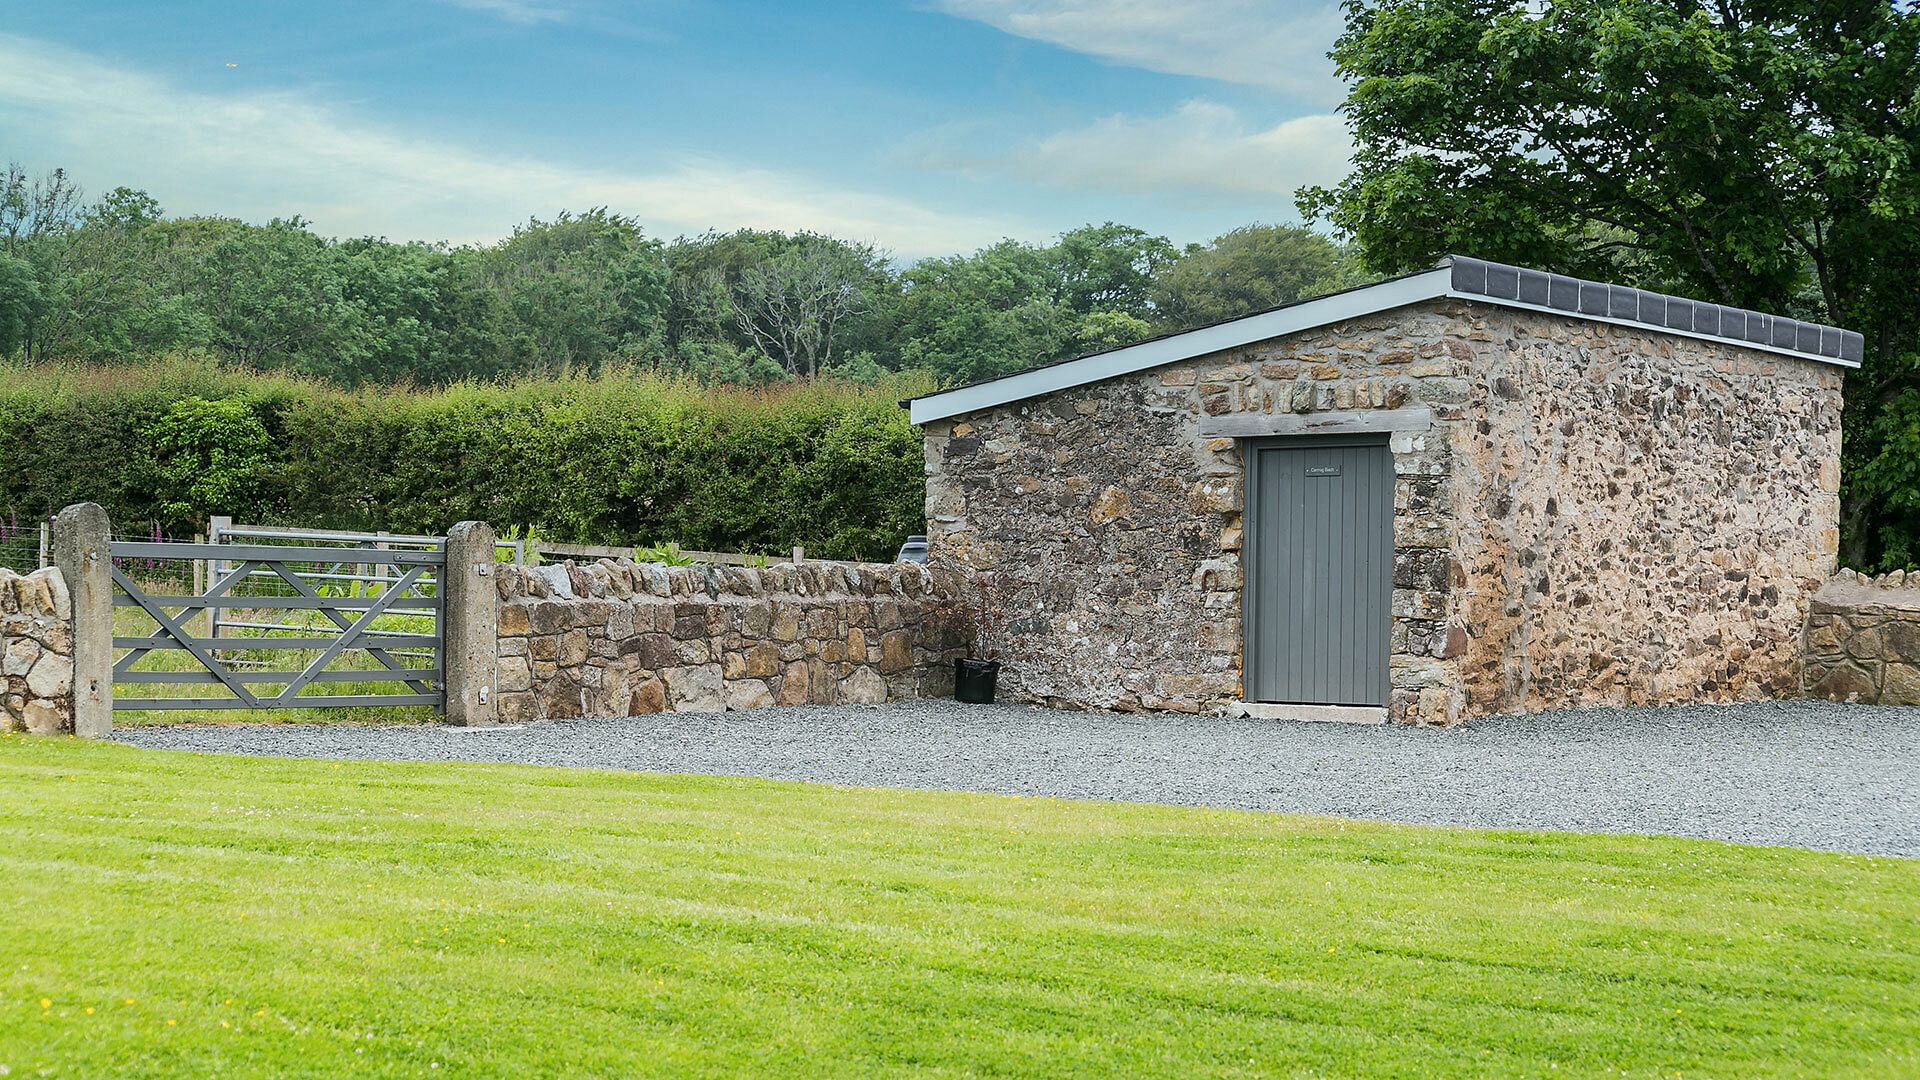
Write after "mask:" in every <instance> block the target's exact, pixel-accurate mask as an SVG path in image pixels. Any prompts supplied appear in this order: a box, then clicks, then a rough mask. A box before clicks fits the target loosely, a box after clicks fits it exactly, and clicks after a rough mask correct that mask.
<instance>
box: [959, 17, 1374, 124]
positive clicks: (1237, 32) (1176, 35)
mask: <svg viewBox="0 0 1920 1080" xmlns="http://www.w3.org/2000/svg"><path fill="white" fill-rule="evenodd" d="M936 3H937V4H938V6H939V9H940V10H942V11H945V12H946V13H948V14H950V15H957V16H960V17H962V18H967V19H974V20H977V21H979V22H984V23H987V24H988V25H990V26H994V27H997V28H999V29H1001V30H1004V31H1006V32H1007V33H1009V34H1017V35H1019V36H1020V37H1024V38H1031V39H1033V40H1035V41H1044V42H1047V43H1049V44H1052V45H1058V46H1061V47H1062V48H1066V49H1072V50H1073V51H1075V52H1080V53H1085V54H1087V55H1089V56H1097V57H1100V58H1101V59H1103V60H1111V61H1114V62H1116V63H1120V64H1125V65H1128V66H1130V67H1140V68H1146V69H1148V70H1150V71H1159V72H1165V73H1168V74H1172V75H1194V76H1199V77H1201V78H1207V79H1218V80H1221V81H1224V82H1230V83H1239V84H1243V85H1246V86H1257V87H1261V88H1264V89H1268V90H1277V91H1279V92H1281V93H1284V94H1287V95H1289V96H1291V97H1295V98H1298V99H1301V100H1303V101H1308V102H1314V103H1318V104H1321V105H1326V104H1330V103H1332V102H1335V101H1338V100H1340V98H1341V97H1342V96H1343V90H1342V87H1341V85H1340V82H1339V81H1338V79H1336V78H1335V76H1334V74H1333V62H1332V61H1330V60H1328V59H1327V57H1326V54H1327V51H1328V50H1329V49H1331V48H1332V47H1333V42H1334V39H1335V38H1336V37H1338V36H1339V34H1340V29H1341V26H1342V25H1343V24H1342V20H1341V17H1340V10H1339V7H1338V6H1337V5H1336V4H1332V3H1327V2H1325V0H1296V2H1294V3H1278V2H1273V0H936Z"/></svg>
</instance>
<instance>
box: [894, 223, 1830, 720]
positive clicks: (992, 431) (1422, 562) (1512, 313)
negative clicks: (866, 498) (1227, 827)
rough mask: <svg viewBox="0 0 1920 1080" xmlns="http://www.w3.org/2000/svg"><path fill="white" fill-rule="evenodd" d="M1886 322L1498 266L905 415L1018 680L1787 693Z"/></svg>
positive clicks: (955, 396)
mask: <svg viewBox="0 0 1920 1080" xmlns="http://www.w3.org/2000/svg"><path fill="white" fill-rule="evenodd" d="M1861 348H1862V341H1861V338H1860V335H1858V334H1855V333H1851V332H1848V331H1843V330H1838V329H1835V328H1833V327H1830V326H1820V325H1816V324H1812V323H1806V322H1800V321H1797V320H1794V319H1789V318H1785V317H1781V316H1775V315H1765V314H1761V313H1759V312H1754V311H1745V310H1740V309H1736V308H1729V307H1724V306H1720V305H1716V304H1711V303H1704V302H1700V301H1694V300H1687V299H1683V298H1680V297H1675V296H1666V295H1662V294H1659V293H1652V292H1646V291H1643V290H1639V289H1632V288H1626V287H1622V286H1619V285H1607V284H1603V283H1600V282H1594V281H1583V280H1580V279H1577V278H1570V277H1564V276H1561V275H1557V274H1547V273H1542V272H1539V271H1534V270H1526V269H1521V268H1518V267H1513V266H1504V265H1500V264H1497V263H1489V262H1485V261H1482V260H1478V259H1468V258H1459V257H1455V258H1450V259H1447V260H1444V261H1443V262H1442V263H1441V264H1440V265H1439V266H1438V267H1437V268H1435V269H1433V270H1429V271H1425V272H1421V273H1417V274H1412V275H1408V276H1406V277H1401V278H1398V279H1394V280H1390V281H1384V282H1381V283H1379V284H1375V285H1369V286H1365V287H1363V288H1358V289H1353V290H1349V291H1347V292H1343V293H1338V294H1335V295H1332V296H1325V297H1320V298H1318V299H1313V300H1307V301H1303V302H1300V303H1296V304H1291V305H1288V306H1286V307H1282V308H1277V309H1274V310H1272V311H1266V312H1262V313H1260V314H1257V315H1250V316H1247V317H1245V318H1241V319H1236V320H1233V321H1230V322H1225V323H1220V324H1217V325H1213V326H1207V327H1203V328H1201V329H1197V330H1190V331H1186V332H1183V333H1177V334H1172V335H1168V336H1165V337H1161V338H1157V339H1154V340H1151V341H1145V342H1141V343H1139V344H1136V345H1130V346H1127V347H1125V348H1121V349H1115V350H1112V351H1110V352H1104V353H1100V354H1097V355H1093V356H1086V357H1081V358H1079V359H1075V360H1070V361H1066V362H1063V363H1058V364H1053V365H1050V366H1047V367H1042V368H1037V369H1033V370H1030V371H1023V372H1020V373H1018V374H1014V375H1009V376H1006V377H1004V378H1000V379H994V380H990V381H987V382H981V383H976V384H973V385H970V386H963V387H959V388H957V389H952V390H946V391H942V392H940V393H936V394H930V395H927V396H924V397H920V398H916V399H914V400H913V401H911V402H909V403H908V406H909V408H910V410H911V415H912V418H913V420H914V421H915V422H916V423H918V424H920V425H922V427H923V429H924V431H925V435H926V469H927V517H928V528H929V536H930V541H929V543H930V561H931V563H932V564H933V566H934V567H935V568H936V569H938V568H941V567H948V568H953V569H957V570H961V571H965V572H968V574H967V576H968V579H969V581H970V585H969V602H970V606H971V607H972V608H973V618H974V621H975V623H976V625H977V633H978V636H979V642H978V648H977V650H976V651H977V652H979V653H981V654H986V653H988V652H992V653H995V654H997V655H998V657H999V658H1000V659H1001V660H1002V662H1003V664H1004V667H1003V671H1002V674H1001V687H1002V694H1003V696H1006V697H1011V698H1014V699H1017V700H1028V701H1037V702H1045V703H1048V704H1053V705H1062V706H1072V707H1092V708H1115V709H1154V710H1182V711H1189V712H1209V713H1223V712H1233V713H1242V714H1246V715H1254V716H1291V717H1298V718H1302V719H1344V720H1359V721H1379V720H1392V721H1396V722H1403V723H1419V724H1452V723H1455V722H1458V721H1460V720H1462V719H1466V718H1470V717H1476V716H1486V715H1493V714H1500V713H1512V712H1527V711H1536V710H1542V709H1552V708H1560V707H1573V706H1581V705H1599V704H1607V705H1628V704H1634V705H1638V704H1679V703H1686V702H1716V701H1738V700H1750V699H1755V698H1767V697H1774V696H1781V697H1786V696H1792V695H1794V694H1795V693H1796V692H1797V689H1798V679H1799V656H1800V649H1799V643H1800V635H1801V631H1802V627H1803V624H1804V621H1805V619H1806V616H1807V613H1808V607H1809V604H1810V602H1811V599H1812V596H1813V593H1814V591H1815V590H1816V589H1818V588H1819V587H1820V585H1821V584H1822V583H1823V582H1824V581H1825V580H1826V579H1827V577H1828V576H1829V575H1830V574H1832V573H1833V571H1834V569H1835V555H1836V549H1837V545H1838V540H1839V529H1838V518H1839V498H1838V493H1839V486H1840V412H1841V397H1840V384H1841V376H1842V374H1843V373H1844V371H1845V370H1846V369H1848V368H1850V367H1855V366H1857V365H1858V363H1859V360H1860V354H1861Z"/></svg>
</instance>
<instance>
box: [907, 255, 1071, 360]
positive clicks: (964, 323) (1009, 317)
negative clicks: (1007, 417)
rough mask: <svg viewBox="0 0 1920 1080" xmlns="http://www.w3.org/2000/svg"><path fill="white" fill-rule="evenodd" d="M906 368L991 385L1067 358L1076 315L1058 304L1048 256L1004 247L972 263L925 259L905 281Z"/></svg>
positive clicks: (968, 257)
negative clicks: (998, 378) (998, 379)
mask: <svg viewBox="0 0 1920 1080" xmlns="http://www.w3.org/2000/svg"><path fill="white" fill-rule="evenodd" d="M903 277H904V279H905V285H906V295H905V298H904V300H903V301H902V306H901V329H900V333H901V335H902V337H903V338H904V339H905V343H904V344H903V345H902V346H901V361H902V363H903V364H905V365H906V366H909V367H925V368H928V369H931V370H932V371H933V372H934V373H935V374H936V375H937V376H939V378H940V379H941V380H943V381H946V382H969V381H972V380H976V379H986V378H992V377H994V376H996V375H1004V374H1007V373H1008V372H1011V371H1018V370H1020V369H1021V368H1024V367H1031V366H1033V365H1035V364H1043V363H1046V362H1048V361H1050V360H1055V359H1058V358H1059V357H1060V355H1061V354H1062V352H1063V351H1065V350H1066V349H1067V348H1068V347H1069V344H1070V343H1071V341H1072V340H1073V331H1074V323H1075V321H1076V320H1075V319H1074V315H1073V312H1072V311H1070V310H1068V309H1067V308H1065V307H1062V306H1061V305H1060V304H1058V303H1056V302H1055V301H1054V299H1053V297H1055V296H1056V295H1058V293H1059V291H1060V290H1059V287H1058V283H1059V278H1058V274H1057V271H1056V267H1055V266H1054V264H1053V262H1052V260H1051V259H1050V258H1049V257H1048V254H1047V252H1045V251H1043V250H1041V249H1039V248H1035V247H1033V246H1032V245H1029V244H1022V243H1020V242H1019V241H1017V240H1002V241H1001V242H999V243H998V244H995V245H993V246H992V247H989V248H983V249H981V250H979V251H977V252H974V253H973V254H972V255H955V256H951V257H948V258H944V259H925V260H922V261H921V262H919V263H916V264H915V265H914V266H913V267H912V268H911V269H909V270H908V271H907V272H906V274H904V275H903Z"/></svg>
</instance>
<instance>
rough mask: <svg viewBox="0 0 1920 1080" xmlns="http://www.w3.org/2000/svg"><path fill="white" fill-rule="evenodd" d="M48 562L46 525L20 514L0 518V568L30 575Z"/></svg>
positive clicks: (40, 520)
mask: <svg viewBox="0 0 1920 1080" xmlns="http://www.w3.org/2000/svg"><path fill="white" fill-rule="evenodd" d="M48 561H49V553H48V549H47V522H46V521H44V520H42V519H39V518H33V517H29V518H25V519H22V518H21V516H20V515H19V514H18V513H9V514H7V515H6V516H5V517H0V566H4V567H6V568H7V569H9V570H18V571H19V572H20V573H23V574H29V573H32V572H33V571H35V570H38V569H40V568H41V567H42V566H45V565H47V563H48Z"/></svg>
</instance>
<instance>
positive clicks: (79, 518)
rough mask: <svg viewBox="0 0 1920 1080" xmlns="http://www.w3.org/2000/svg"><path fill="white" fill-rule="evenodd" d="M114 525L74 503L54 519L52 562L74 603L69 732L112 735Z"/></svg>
mask: <svg viewBox="0 0 1920 1080" xmlns="http://www.w3.org/2000/svg"><path fill="white" fill-rule="evenodd" d="M111 532H112V526H111V525H110V524H109V523H108V521H107V512H106V511H105V510H104V509H102V508H101V507H100V504H98V503H90V502H86V503H74V504H73V505H72V506H69V507H67V508H66V509H65V510H62V511H60V513H58V514H56V515H54V519H53V564H54V565H55V566H57V567H59V568H60V576H61V577H62V578H64V579H66V583H67V593H68V595H69V596H70V597H71V598H72V602H73V733H74V734H75V735H78V736H80V737H81V738H83V739H99V738H104V737H106V736H107V735H108V734H110V733H111V732H112V731H113V554H112V552H111V551H110V550H109V549H108V547H107V545H108V543H109V542H110V537H111Z"/></svg>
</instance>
